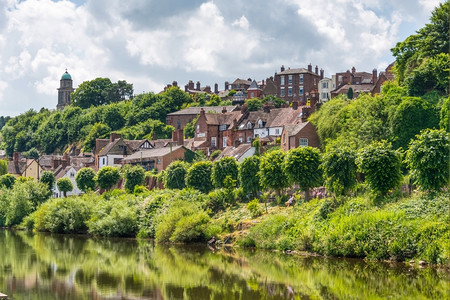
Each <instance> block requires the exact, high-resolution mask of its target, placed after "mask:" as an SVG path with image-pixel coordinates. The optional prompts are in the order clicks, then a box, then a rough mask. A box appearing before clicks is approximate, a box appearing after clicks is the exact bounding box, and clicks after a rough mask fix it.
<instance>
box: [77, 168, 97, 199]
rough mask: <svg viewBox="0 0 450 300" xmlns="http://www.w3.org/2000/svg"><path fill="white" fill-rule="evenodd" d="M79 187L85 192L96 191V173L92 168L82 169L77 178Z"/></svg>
mask: <svg viewBox="0 0 450 300" xmlns="http://www.w3.org/2000/svg"><path fill="white" fill-rule="evenodd" d="M75 182H76V183H77V187H78V188H79V189H80V190H82V191H83V192H85V193H87V192H88V191H93V190H94V189H95V172H94V170H92V169H91V168H81V169H80V170H79V171H78V172H77V175H76V176H75Z"/></svg>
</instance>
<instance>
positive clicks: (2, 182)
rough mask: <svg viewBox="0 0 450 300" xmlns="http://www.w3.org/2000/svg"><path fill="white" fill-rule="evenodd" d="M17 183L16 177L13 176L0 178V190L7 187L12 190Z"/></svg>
mask: <svg viewBox="0 0 450 300" xmlns="http://www.w3.org/2000/svg"><path fill="white" fill-rule="evenodd" d="M15 182H16V177H14V175H12V174H4V175H2V176H0V188H1V187H5V188H7V189H12V188H13V186H14V183H15Z"/></svg>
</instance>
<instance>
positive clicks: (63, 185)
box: [56, 177, 73, 197]
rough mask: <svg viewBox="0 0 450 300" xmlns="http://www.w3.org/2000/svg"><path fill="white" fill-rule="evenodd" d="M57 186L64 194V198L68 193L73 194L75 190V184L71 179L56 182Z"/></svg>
mask: <svg viewBox="0 0 450 300" xmlns="http://www.w3.org/2000/svg"><path fill="white" fill-rule="evenodd" d="M56 186H57V187H58V190H60V191H61V192H63V194H64V197H66V196H67V192H71V191H72V190H73V184H72V181H71V180H70V178H67V177H62V178H60V179H58V180H57V181H56Z"/></svg>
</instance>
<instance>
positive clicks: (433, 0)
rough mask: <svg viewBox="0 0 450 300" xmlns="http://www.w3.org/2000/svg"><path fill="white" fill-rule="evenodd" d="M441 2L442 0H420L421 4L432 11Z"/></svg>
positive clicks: (426, 9)
mask: <svg viewBox="0 0 450 300" xmlns="http://www.w3.org/2000/svg"><path fill="white" fill-rule="evenodd" d="M441 2H442V1H441V0H419V4H420V5H421V6H422V8H423V9H424V10H425V11H432V10H433V9H434V8H435V7H437V6H439V3H441Z"/></svg>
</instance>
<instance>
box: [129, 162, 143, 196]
mask: <svg viewBox="0 0 450 300" xmlns="http://www.w3.org/2000/svg"><path fill="white" fill-rule="evenodd" d="M144 176H145V171H144V169H143V168H142V167H141V166H133V167H130V168H128V169H126V170H125V189H126V190H127V191H130V192H133V191H134V187H135V186H137V185H141V184H142V183H143V182H144Z"/></svg>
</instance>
